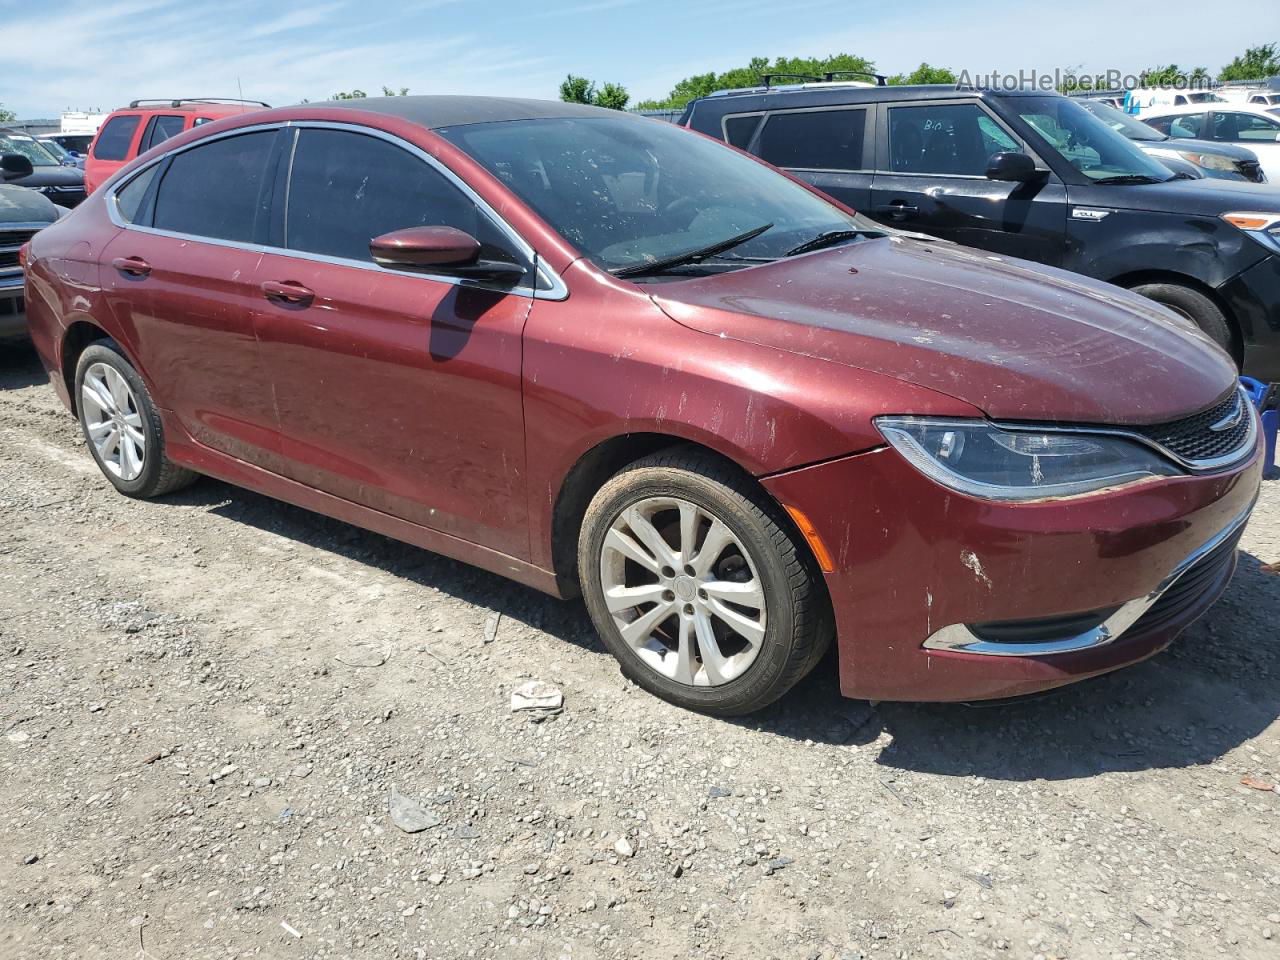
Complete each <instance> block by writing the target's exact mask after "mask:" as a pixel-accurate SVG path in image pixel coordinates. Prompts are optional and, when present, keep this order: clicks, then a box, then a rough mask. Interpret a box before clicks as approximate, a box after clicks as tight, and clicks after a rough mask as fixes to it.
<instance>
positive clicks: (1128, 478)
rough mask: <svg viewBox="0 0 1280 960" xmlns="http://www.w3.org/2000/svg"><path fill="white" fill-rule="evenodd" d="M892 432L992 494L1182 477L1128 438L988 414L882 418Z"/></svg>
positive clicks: (929, 470) (975, 490)
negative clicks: (1010, 424)
mask: <svg viewBox="0 0 1280 960" xmlns="http://www.w3.org/2000/svg"><path fill="white" fill-rule="evenodd" d="M875 423H876V426H877V427H878V428H879V429H880V432H881V433H882V434H883V435H884V438H885V439H886V440H888V441H889V443H890V444H891V445H892V446H893V447H894V449H896V450H897V451H898V452H899V453H901V454H902V455H903V456H904V457H906V458H907V460H908V461H910V462H911V464H912V465H914V466H915V467H916V468H917V469H919V470H920V471H921V472H922V473H924V474H926V475H927V476H929V477H932V478H933V479H934V480H936V481H937V482H938V483H940V484H942V485H943V486H945V487H950V488H951V489H952V490H957V491H959V492H960V493H967V494H970V495H972V496H975V497H984V498H987V499H991V500H1040V499H1044V498H1046V497H1067V496H1075V495H1078V494H1082V493H1090V492H1092V491H1095V490H1102V489H1104V488H1106V487H1114V486H1117V485H1119V484H1122V483H1130V482H1132V481H1134V480H1141V479H1143V478H1146V477H1173V476H1181V475H1182V471H1181V470H1179V469H1178V467H1177V466H1176V465H1174V464H1173V463H1172V462H1170V461H1168V460H1166V459H1165V458H1164V457H1161V456H1160V455H1159V454H1157V453H1156V452H1154V451H1153V450H1150V449H1148V448H1147V447H1144V446H1142V445H1141V444H1139V443H1136V442H1134V441H1132V440H1127V439H1125V438H1123V437H1111V436H1106V435H1105V434H1091V433H1069V432H1059V431H1056V430H1040V431H1038V430H1035V429H1027V430H1025V431H1024V430H1020V429H1019V430H1010V429H1003V428H1001V427H997V426H996V425H995V424H992V423H989V422H987V421H986V420H935V419H929V418H923V417H877V418H876V421H875Z"/></svg>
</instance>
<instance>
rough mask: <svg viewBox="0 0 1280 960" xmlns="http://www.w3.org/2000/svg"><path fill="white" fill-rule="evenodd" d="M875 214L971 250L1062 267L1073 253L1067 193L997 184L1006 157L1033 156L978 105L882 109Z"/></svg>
mask: <svg viewBox="0 0 1280 960" xmlns="http://www.w3.org/2000/svg"><path fill="white" fill-rule="evenodd" d="M876 131H877V137H876V161H875V166H876V173H875V178H874V181H873V183H872V191H871V193H872V198H871V205H870V207H869V208H868V211H867V212H868V213H870V215H871V216H872V217H874V218H875V219H877V220H879V221H880V222H882V223H887V224H889V225H890V226H896V227H901V228H903V229H907V230H920V231H922V232H924V233H928V234H931V235H932V236H936V237H942V238H943V239H945V240H953V241H955V242H956V243H962V244H965V245H967V246H971V247H978V248H980V249H983V250H990V251H993V252H995V253H1000V254H1005V255H1008V256H1014V257H1023V258H1025V259H1028V260H1037V261H1039V262H1040V263H1048V264H1053V265H1058V264H1061V263H1062V259H1063V256H1064V253H1065V250H1066V226H1067V195H1066V189H1065V187H1064V186H1063V184H1062V181H1061V180H1059V179H1058V178H1057V177H1056V176H1055V175H1054V174H1053V173H1052V171H1049V170H1048V167H1047V166H1046V165H1045V164H1044V163H1043V161H1040V160H1039V159H1037V166H1038V167H1041V168H1042V169H1043V170H1044V171H1045V174H1046V175H1045V176H1044V177H1043V178H1042V179H1039V180H1037V181H1035V182H1032V183H1009V182H1006V181H999V180H989V179H987V176H986V171H987V162H988V161H989V160H990V158H991V155H992V154H995V153H1000V152H1018V153H1030V152H1031V151H1030V150H1029V149H1028V147H1027V146H1026V144H1024V143H1023V142H1022V141H1021V140H1020V139H1019V138H1018V137H1016V136H1015V135H1014V134H1013V133H1012V132H1011V131H1010V130H1009V129H1008V128H1007V127H1005V126H1004V124H1003V123H1002V122H1001V121H1000V120H999V118H998V117H996V116H995V115H994V114H992V113H991V112H989V111H988V110H987V109H986V108H985V107H984V106H983V105H982V104H981V103H980V102H978V101H976V100H975V101H954V100H950V101H946V102H933V103H897V104H893V103H890V104H880V105H879V117H878V119H877V124H876Z"/></svg>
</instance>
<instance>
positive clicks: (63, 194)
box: [0, 127, 85, 207]
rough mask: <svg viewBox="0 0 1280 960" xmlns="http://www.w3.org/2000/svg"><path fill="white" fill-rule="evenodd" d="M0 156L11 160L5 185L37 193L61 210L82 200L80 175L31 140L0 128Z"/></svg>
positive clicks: (82, 176) (6, 168)
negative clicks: (28, 189)
mask: <svg viewBox="0 0 1280 960" xmlns="http://www.w3.org/2000/svg"><path fill="white" fill-rule="evenodd" d="M0 156H4V157H8V158H12V160H10V161H9V162H8V164H7V165H6V167H5V176H4V182H5V183H12V184H16V185H17V186H20V187H30V188H31V189H33V190H39V191H40V192H41V193H43V194H44V195H45V196H46V197H48V198H49V199H50V200H52V201H53V202H54V203H56V204H58V205H59V206H63V207H74V206H75V205H76V204H78V203H79V202H80V201H81V200H83V199H84V197H85V192H84V174H83V173H81V172H80V171H79V170H77V169H75V168H74V167H68V166H66V165H64V164H63V163H62V161H61V160H60V159H59V158H58V157H56V156H54V155H53V154H52V153H50V152H49V149H48V148H47V147H45V146H44V144H42V143H40V142H39V141H38V140H36V138H35V137H32V136H29V135H28V134H25V133H22V132H21V131H19V130H10V129H8V128H6V127H0Z"/></svg>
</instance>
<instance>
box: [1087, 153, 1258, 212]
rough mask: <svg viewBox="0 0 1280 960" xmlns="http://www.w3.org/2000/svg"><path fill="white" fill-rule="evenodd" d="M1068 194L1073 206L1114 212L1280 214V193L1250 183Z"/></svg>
mask: <svg viewBox="0 0 1280 960" xmlns="http://www.w3.org/2000/svg"><path fill="white" fill-rule="evenodd" d="M1179 142H1181V141H1179ZM1067 190H1068V193H1069V195H1070V197H1071V200H1072V202H1073V203H1075V202H1080V201H1081V200H1086V201H1087V202H1088V204H1089V206H1096V207H1110V208H1111V209H1113V210H1139V211H1142V212H1143V213H1172V214H1176V215H1178V216H1203V217H1217V216H1220V215H1221V214H1224V213H1230V212H1232V211H1233V210H1257V211H1260V212H1263V213H1280V190H1277V189H1276V188H1275V187H1274V186H1273V185H1271V184H1266V183H1263V184H1257V183H1252V182H1250V181H1248V180H1222V179H1218V178H1216V177H1205V178H1204V179H1203V180H1166V181H1165V182H1164V183H1137V184H1132V183H1130V184H1091V185H1089V186H1087V187H1068V188H1067ZM1086 191H1087V193H1086Z"/></svg>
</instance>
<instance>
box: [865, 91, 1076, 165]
mask: <svg viewBox="0 0 1280 960" xmlns="http://www.w3.org/2000/svg"><path fill="white" fill-rule="evenodd" d="M1041 132H1042V133H1045V135H1046V136H1047V137H1049V139H1054V138H1053V137H1052V136H1051V135H1050V134H1049V133H1047V132H1045V131H1041ZM1004 150H1012V151H1016V152H1019V153H1020V152H1021V148H1020V147H1018V146H1017V144H1016V143H1015V142H1014V141H1013V139H1012V138H1010V137H1009V136H1008V135H1007V134H1006V133H1005V132H1004V130H1003V128H1001V127H1000V126H999V125H998V124H995V123H993V122H992V121H991V118H990V117H989V116H988V115H987V114H986V113H985V112H984V111H983V110H982V108H981V107H979V106H978V105H977V104H974V103H956V104H938V105H931V106H927V107H890V108H889V169H890V170H894V171H897V172H901V173H935V174H943V175H946V174H950V175H952V176H955V175H970V176H979V177H980V176H985V175H986V172H987V161H988V160H989V159H990V158H991V154H993V153H998V152H1000V151H1004Z"/></svg>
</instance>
